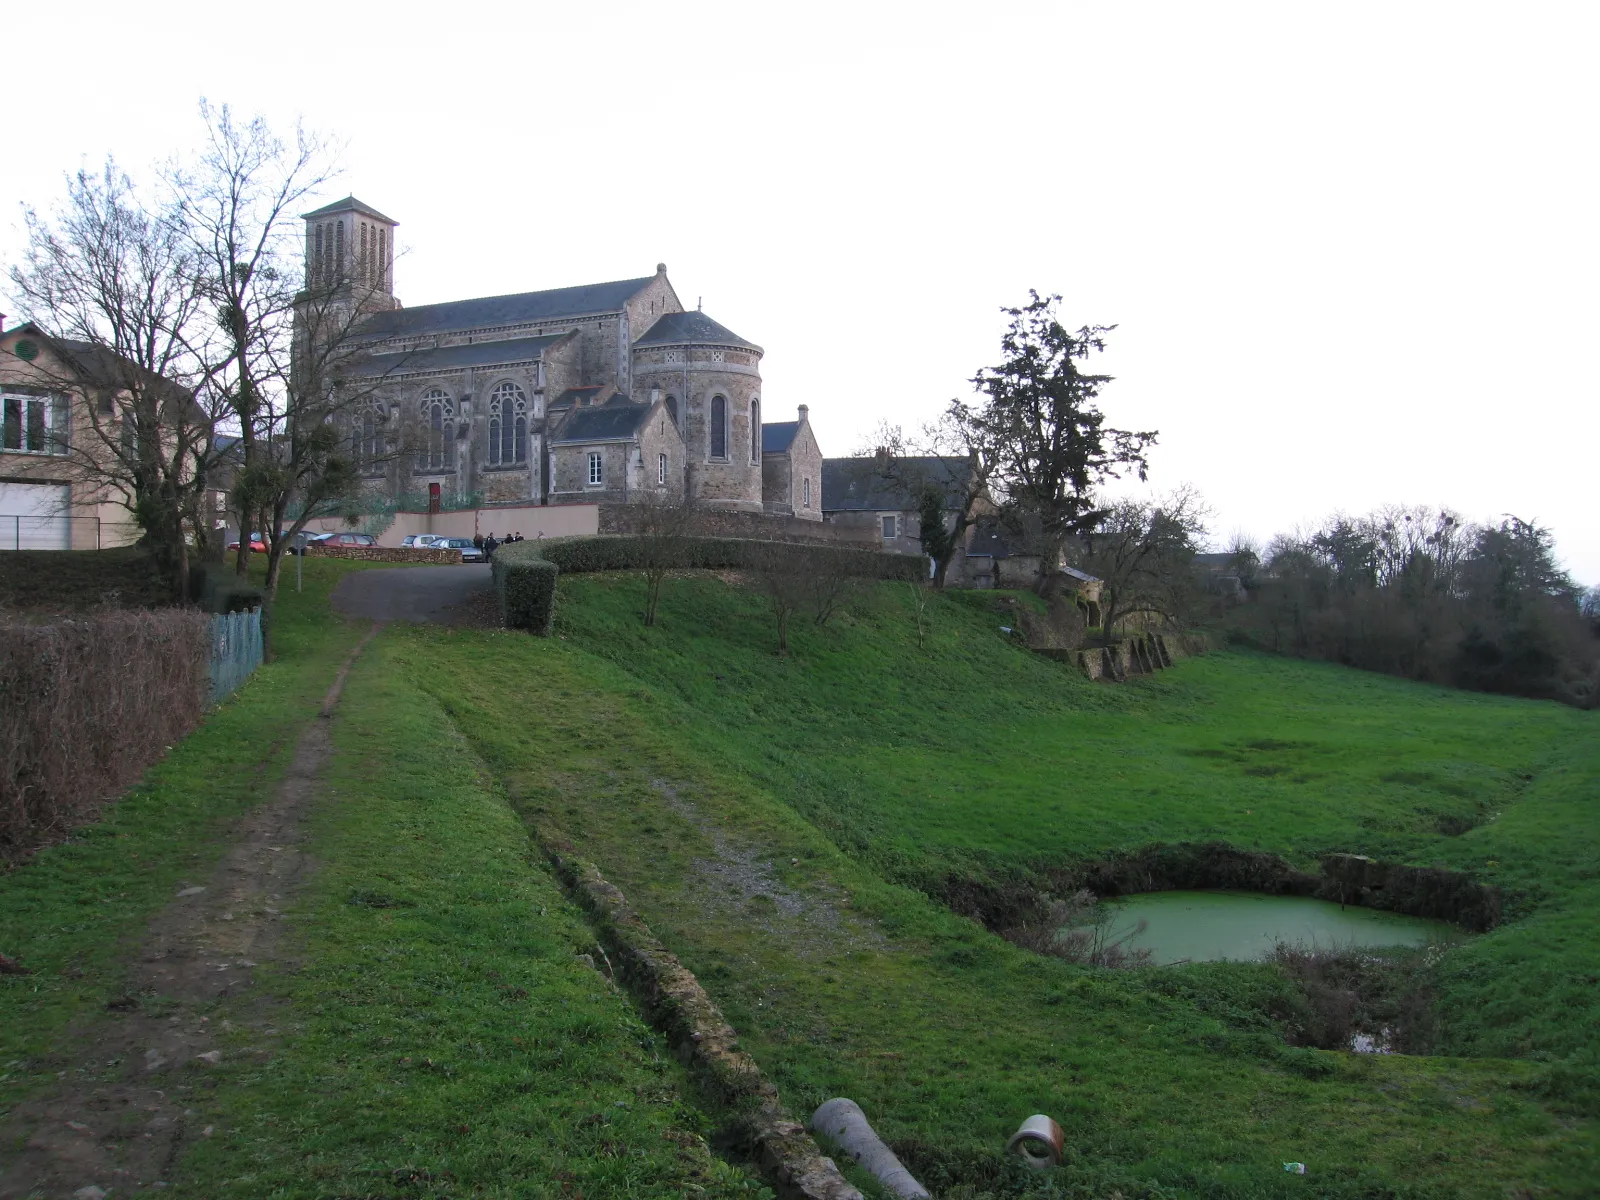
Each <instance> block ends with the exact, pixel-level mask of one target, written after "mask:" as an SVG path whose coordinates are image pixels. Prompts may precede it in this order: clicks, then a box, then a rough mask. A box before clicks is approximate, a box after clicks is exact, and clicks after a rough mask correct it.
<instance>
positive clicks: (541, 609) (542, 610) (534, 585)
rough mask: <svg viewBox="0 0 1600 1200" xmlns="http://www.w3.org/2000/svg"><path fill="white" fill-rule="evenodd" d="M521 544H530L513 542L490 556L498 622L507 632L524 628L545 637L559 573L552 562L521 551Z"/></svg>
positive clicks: (549, 622)
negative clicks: (497, 605)
mask: <svg viewBox="0 0 1600 1200" xmlns="http://www.w3.org/2000/svg"><path fill="white" fill-rule="evenodd" d="M525 545H526V546H532V545H533V543H523V542H513V543H512V544H511V545H510V546H507V547H503V548H501V549H500V550H499V551H497V552H496V554H495V556H494V567H493V569H492V575H493V578H494V590H495V595H496V596H497V597H498V599H499V601H500V623H501V624H502V625H504V626H505V627H506V628H507V629H526V630H527V631H528V632H529V633H536V634H538V635H539V636H541V637H548V636H549V635H550V626H551V623H552V622H553V621H554V620H555V616H556V577H557V576H558V575H560V573H561V572H560V569H559V568H558V567H557V566H556V564H555V563H553V562H549V561H547V560H545V559H542V558H538V557H535V556H534V554H532V553H529V552H527V551H523V546H525ZM519 551H521V553H518V552H519Z"/></svg>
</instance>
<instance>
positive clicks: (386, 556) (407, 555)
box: [306, 545, 461, 567]
mask: <svg viewBox="0 0 1600 1200" xmlns="http://www.w3.org/2000/svg"><path fill="white" fill-rule="evenodd" d="M306 553H307V554H309V555H310V556H311V557H312V558H360V559H365V560H366V561H367V562H393V563H410V564H411V565H412V566H414V567H427V566H456V565H459V564H460V562H461V551H459V550H412V549H409V548H407V549H401V548H399V547H395V546H315V545H313V546H307V547H306Z"/></svg>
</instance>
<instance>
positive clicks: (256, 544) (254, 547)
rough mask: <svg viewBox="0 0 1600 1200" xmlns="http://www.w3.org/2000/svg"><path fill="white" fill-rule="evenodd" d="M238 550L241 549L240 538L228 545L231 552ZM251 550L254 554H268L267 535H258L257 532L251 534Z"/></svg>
mask: <svg viewBox="0 0 1600 1200" xmlns="http://www.w3.org/2000/svg"><path fill="white" fill-rule="evenodd" d="M238 548H239V539H238V538H234V539H233V541H231V542H229V543H228V549H229V550H237V549H238ZM250 549H251V551H252V552H253V553H256V554H265V553H266V552H267V535H266V534H264V533H256V532H254V531H252V532H251V534H250Z"/></svg>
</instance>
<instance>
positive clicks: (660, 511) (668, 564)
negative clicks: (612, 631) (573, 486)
mask: <svg viewBox="0 0 1600 1200" xmlns="http://www.w3.org/2000/svg"><path fill="white" fill-rule="evenodd" d="M696 515H697V514H696V511H695V508H694V504H693V501H692V500H691V498H690V497H688V496H687V495H685V494H684V493H682V492H678V491H661V492H650V491H647V492H642V493H639V494H638V496H637V497H636V504H635V506H634V509H633V512H632V513H631V514H630V516H631V518H632V524H633V528H634V531H635V533H636V534H637V536H638V538H639V565H640V566H642V567H643V568H644V623H645V625H647V626H650V625H654V624H655V623H656V611H657V609H659V608H660V606H661V589H662V586H663V585H664V584H665V583H666V579H667V573H668V572H669V571H671V570H673V569H674V568H677V567H682V566H683V565H684V555H683V546H684V538H685V537H687V536H688V535H689V534H690V533H691V532H693V530H694V528H695V517H696Z"/></svg>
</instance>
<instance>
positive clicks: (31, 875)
mask: <svg viewBox="0 0 1600 1200" xmlns="http://www.w3.org/2000/svg"><path fill="white" fill-rule="evenodd" d="M24 553H27V552H24ZM111 553H113V554H117V553H120V552H111ZM345 569H347V568H345V567H344V565H343V564H340V565H339V566H338V567H335V566H334V564H323V563H316V562H312V563H308V564H307V570H306V590H305V591H304V592H303V593H301V594H298V595H297V594H295V593H294V592H293V591H286V592H285V593H284V594H283V595H282V597H281V598H280V602H279V605H278V625H277V630H278V634H277V636H278V643H277V650H278V655H279V658H278V660H277V661H276V662H273V663H270V664H268V665H266V666H264V667H262V668H261V669H260V670H259V671H257V672H256V674H255V675H254V677H252V678H251V680H250V681H249V682H248V683H247V684H246V685H245V686H244V687H243V688H242V689H240V691H239V692H237V693H236V694H235V695H234V696H233V698H231V699H230V700H229V701H228V702H227V703H226V704H224V705H223V706H222V707H221V708H220V709H219V710H218V711H217V712H215V713H214V714H212V715H211V717H210V718H209V719H208V720H207V721H206V722H205V724H204V725H203V726H202V727H201V728H200V729H199V730H197V731H196V732H195V733H194V734H192V735H190V736H189V737H188V738H186V739H185V740H184V741H183V742H182V744H180V745H178V746H176V747H174V748H173V751H172V753H171V754H170V755H169V756H168V757H167V758H166V759H164V760H163V761H162V762H160V763H158V764H157V765H156V766H154V767H152V768H151V769H150V771H149V772H147V773H146V775H145V778H144V779H143V780H142V781H141V782H140V783H139V785H138V786H137V787H135V788H133V789H132V790H131V791H130V792H129V793H128V795H126V796H125V797H123V798H122V799H121V800H120V801H118V803H117V804H115V805H114V806H112V807H111V808H109V809H108V810H107V811H106V814H105V817H104V819H103V820H101V821H100V822H99V823H97V824H95V825H92V826H89V827H86V828H84V829H82V830H80V831H78V833H77V834H76V835H75V836H74V837H73V838H72V839H71V840H70V841H68V842H66V843H64V844H62V845H58V846H53V847H50V848H47V849H45V850H42V851H40V852H39V853H38V854H36V855H34V856H33V857H32V858H31V859H30V860H28V861H27V862H26V863H24V864H22V865H20V866H16V867H13V868H12V869H10V870H9V871H7V872H6V873H4V874H0V949H4V951H5V952H6V953H7V954H10V955H12V956H13V957H16V958H19V959H20V960H21V961H22V962H23V963H24V964H25V965H27V966H28V967H30V968H32V970H33V971H34V974H32V975H25V976H17V975H0V1067H3V1072H0V1104H9V1103H10V1102H11V1100H12V1099H13V1098H14V1097H15V1096H16V1095H17V1094H18V1093H19V1089H25V1088H27V1087H29V1086H31V1085H32V1084H34V1083H35V1082H38V1081H40V1080H43V1079H48V1078H53V1077H54V1073H55V1071H56V1069H58V1067H59V1065H60V1063H59V1061H58V1057H57V1056H58V1052H59V1048H60V1038H61V1034H62V1031H63V1030H64V1029H66V1027H67V1026H68V1025H69V1024H70V1023H71V1022H72V1021H73V1020H74V1019H77V1018H80V1017H88V1016H91V1015H92V1014H93V1013H95V1012H96V1011H98V1010H100V1009H102V1008H103V1007H104V1005H105V1002H106V1001H107V1000H108V999H110V998H112V997H114V996H117V995H121V994H122V991H123V979H124V973H123V970H122V962H123V961H124V958H123V956H124V955H125V954H126V952H127V950H128V949H129V948H130V946H131V945H132V944H133V942H134V939H136V938H137V937H138V936H139V934H140V933H141V932H142V930H143V929H144V927H145V924H146V923H147V922H148V921H149V919H150V917H151V915H152V914H154V913H155V911H156V910H157V909H159V908H160V907H162V906H163V905H165V904H166V903H168V901H170V900H171V898H172V894H173V892H175V891H176V890H177V889H178V888H179V887H181V886H183V884H184V883H185V882H191V881H195V880H198V879H200V878H203V877H204V876H205V875H206V873H207V872H208V871H209V870H210V868H211V864H212V863H213V862H214V861H215V860H216V858H217V856H218V854H219V853H220V851H221V848H222V846H221V843H219V842H218V841H217V840H216V839H217V837H218V835H219V834H220V833H221V831H222V830H223V829H224V828H225V827H226V823H227V822H228V821H229V820H230V819H231V818H233V817H235V816H237V815H238V814H239V813H241V812H243V811H245V809H247V808H248V807H250V806H251V805H253V804H254V803H255V802H256V801H257V800H258V799H259V798H260V797H261V796H262V795H264V794H265V792H266V789H269V788H271V787H272V786H273V784H274V782H275V781H276V780H277V779H278V778H279V777H280V776H281V775H282V772H283V769H284V767H285V766H286V765H287V763H288V759H289V755H290V752H291V751H292V749H293V746H294V741H295V739H296V737H297V736H298V735H299V731H300V727H301V725H302V724H303V723H304V722H305V721H306V720H308V719H309V718H310V717H311V716H312V714H313V713H315V711H316V707H317V704H318V702H319V701H320V699H321V697H322V694H323V693H324V692H325V691H326V690H327V688H328V685H329V684H330V683H331V682H332V681H333V675H334V672H335V671H336V670H337V668H338V666H339V663H340V662H341V661H342V660H343V658H344V656H345V654H346V653H347V652H348V649H349V647H350V645H352V644H354V641H355V639H356V635H357V632H358V631H356V630H353V629H352V628H351V627H350V626H349V625H348V624H347V623H346V622H344V621H342V620H340V619H338V618H336V617H334V616H332V615H331V614H330V612H329V610H328V605H327V597H328V592H329V591H330V590H331V588H332V586H333V584H334V583H335V582H337V580H338V579H339V577H340V576H341V575H342V574H343V573H344V570H345Z"/></svg>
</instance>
